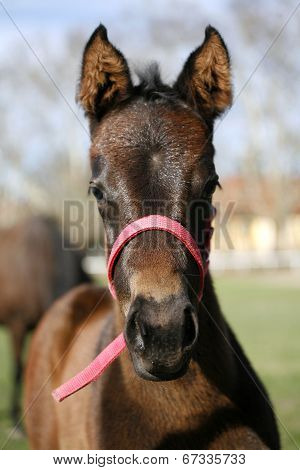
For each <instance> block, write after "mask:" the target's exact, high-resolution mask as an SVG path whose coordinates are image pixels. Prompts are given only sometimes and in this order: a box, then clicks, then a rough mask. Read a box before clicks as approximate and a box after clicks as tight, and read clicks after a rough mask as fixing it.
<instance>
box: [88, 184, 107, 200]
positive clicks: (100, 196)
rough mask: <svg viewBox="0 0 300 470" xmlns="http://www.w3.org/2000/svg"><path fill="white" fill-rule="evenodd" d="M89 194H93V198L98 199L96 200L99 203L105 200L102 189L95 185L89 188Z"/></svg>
mask: <svg viewBox="0 0 300 470" xmlns="http://www.w3.org/2000/svg"><path fill="white" fill-rule="evenodd" d="M89 193H92V194H93V196H94V197H95V198H96V200H97V201H98V202H99V201H102V200H103V198H104V194H103V192H102V191H101V189H99V188H98V186H95V185H91V186H90V187H89Z"/></svg>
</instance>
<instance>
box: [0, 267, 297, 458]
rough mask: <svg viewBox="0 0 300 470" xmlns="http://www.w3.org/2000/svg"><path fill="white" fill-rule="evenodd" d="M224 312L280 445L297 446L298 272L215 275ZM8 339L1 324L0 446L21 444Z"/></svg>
mask: <svg viewBox="0 0 300 470" xmlns="http://www.w3.org/2000/svg"><path fill="white" fill-rule="evenodd" d="M214 278H215V287H216V290H217V293H218V295H219V299H220V302H221V305H222V308H223V311H224V313H225V315H226V317H227V319H228V321H229V323H230V324H231V325H232V327H233V329H234V331H235V332H236V334H237V337H238V338H239V340H240V342H241V343H242V345H243V348H244V349H245V351H246V352H247V354H248V356H249V357H250V359H251V361H252V363H253V365H254V367H255V368H256V370H257V371H258V372H259V374H260V376H261V378H262V379H263V382H264V383H265V385H266V387H267V389H268V391H269V393H270V396H271V399H272V401H273V404H274V407H275V412H276V415H277V418H278V421H279V423H278V424H279V428H280V433H281V440H282V448H283V449H295V448H297V447H298V448H299V447H300V275H299V273H297V274H296V273H258V274H254V273H253V274H239V275H237V274H232V275H231V274H222V275H216V276H215V277H214ZM9 346H10V344H9V338H8V335H7V333H6V331H5V330H4V328H0V449H1V448H5V449H26V448H27V441H26V438H25V437H24V436H22V434H21V433H20V432H19V431H18V432H17V433H15V434H14V435H12V436H11V437H10V439H9V440H8V436H9V433H10V431H11V422H10V419H9V414H8V403H9V397H10V393H11V384H10V373H11V365H12V364H11V358H10V347H9Z"/></svg>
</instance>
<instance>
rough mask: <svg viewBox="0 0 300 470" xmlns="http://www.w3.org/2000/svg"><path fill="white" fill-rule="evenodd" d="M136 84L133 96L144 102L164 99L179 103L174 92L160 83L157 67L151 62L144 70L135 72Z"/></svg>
mask: <svg viewBox="0 0 300 470" xmlns="http://www.w3.org/2000/svg"><path fill="white" fill-rule="evenodd" d="M135 73H136V75H137V77H138V80H139V82H138V84H137V85H136V86H135V87H134V94H135V96H138V97H141V98H144V99H145V100H146V101H155V100H158V99H164V100H168V101H179V96H178V94H177V93H176V91H175V90H174V89H173V88H172V87H171V86H169V85H167V84H165V83H164V82H163V81H162V78H161V73H160V69H159V65H158V64H157V62H153V63H151V64H150V65H148V66H146V67H145V68H144V69H142V70H141V69H138V70H135Z"/></svg>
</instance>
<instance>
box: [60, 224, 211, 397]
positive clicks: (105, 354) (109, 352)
mask: <svg viewBox="0 0 300 470" xmlns="http://www.w3.org/2000/svg"><path fill="white" fill-rule="evenodd" d="M210 223H211V221H210V220H209V221H208V225H207V227H206V233H205V235H206V236H205V241H204V248H205V251H206V259H205V260H203V259H202V256H201V252H200V250H199V248H198V245H197V243H196V242H195V240H194V239H193V237H192V236H191V234H190V233H189V232H188V231H187V229H186V228H184V227H183V226H182V225H181V224H180V223H179V222H177V221H176V220H173V219H170V218H169V217H165V216H163V215H149V216H147V217H142V218H141V219H138V220H136V221H134V222H132V223H131V224H129V225H127V226H126V227H125V228H124V229H123V230H122V231H121V233H120V235H119V236H118V237H117V239H116V241H115V243H114V245H113V247H112V250H111V253H110V256H109V259H108V263H107V269H108V273H107V275H108V283H109V290H110V292H111V294H112V296H113V297H114V298H116V292H115V288H114V284H113V271H114V266H115V264H116V262H117V258H118V255H119V254H120V253H121V251H122V250H123V248H124V246H125V245H126V244H127V243H128V242H129V241H130V240H132V239H133V238H134V237H136V236H137V235H139V234H140V233H142V232H145V231H147V230H163V231H165V232H168V233H171V234H172V235H173V236H174V237H176V238H178V240H180V241H181V243H183V245H184V246H185V247H186V248H187V250H188V251H189V252H190V253H191V255H192V256H193V258H194V260H195V261H196V264H197V266H198V269H199V274H200V276H199V279H200V285H199V290H198V300H199V301H200V300H201V298H202V295H203V285H204V276H205V274H206V273H207V270H208V264H209V260H208V255H209V251H210V239H211V236H212V233H213V228H212V227H211V224H210ZM125 347H126V343H125V339H124V335H123V333H121V334H120V335H119V336H118V337H117V338H116V339H115V340H114V341H112V343H110V344H109V345H108V346H107V347H106V348H105V349H104V350H103V351H102V352H101V353H100V354H99V355H98V356H97V357H96V358H95V359H94V360H93V361H92V362H91V363H90V364H89V365H88V366H87V367H86V368H85V369H84V370H82V371H81V372H79V374H77V375H76V376H75V377H73V378H71V379H70V380H69V381H68V382H66V383H64V384H63V385H61V386H60V387H58V388H57V389H55V390H54V391H53V392H52V395H53V398H54V399H55V400H56V401H59V402H60V401H62V400H64V399H65V398H67V397H68V396H70V395H72V394H73V393H75V392H77V391H78V390H80V389H81V388H83V387H85V386H86V385H88V384H89V383H91V382H94V381H95V380H97V379H98V377H99V376H100V375H101V374H102V373H103V372H104V371H105V369H106V368H107V367H108V366H109V365H110V364H111V363H112V362H113V361H114V360H115V359H116V358H117V357H118V356H119V355H120V354H121V352H122V351H123V350H124V349H125Z"/></svg>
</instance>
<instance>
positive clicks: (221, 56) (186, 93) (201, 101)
mask: <svg viewBox="0 0 300 470" xmlns="http://www.w3.org/2000/svg"><path fill="white" fill-rule="evenodd" d="M174 88H175V89H176V91H177V92H178V93H179V94H180V95H181V96H182V98H183V99H184V100H185V101H187V102H188V103H189V104H190V105H192V106H193V107H194V108H197V109H198V110H199V111H200V112H201V114H203V115H204V117H205V118H206V119H209V120H213V119H214V118H216V117H217V116H219V115H220V114H222V113H223V112H224V111H225V110H226V108H228V107H229V106H230V105H231V102H232V87H231V74H230V59H229V54H228V51H227V48H226V45H225V43H224V41H223V39H222V37H221V35H220V34H219V33H218V31H217V30H216V29H215V28H213V27H212V26H207V28H206V30H205V38H204V41H203V44H202V45H201V46H200V47H198V48H197V49H196V50H195V51H194V52H192V54H191V55H190V56H189V58H188V59H187V61H186V63H185V65H184V67H183V69H182V71H181V73H180V74H179V76H178V78H177V81H176V83H175V85H174Z"/></svg>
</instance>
